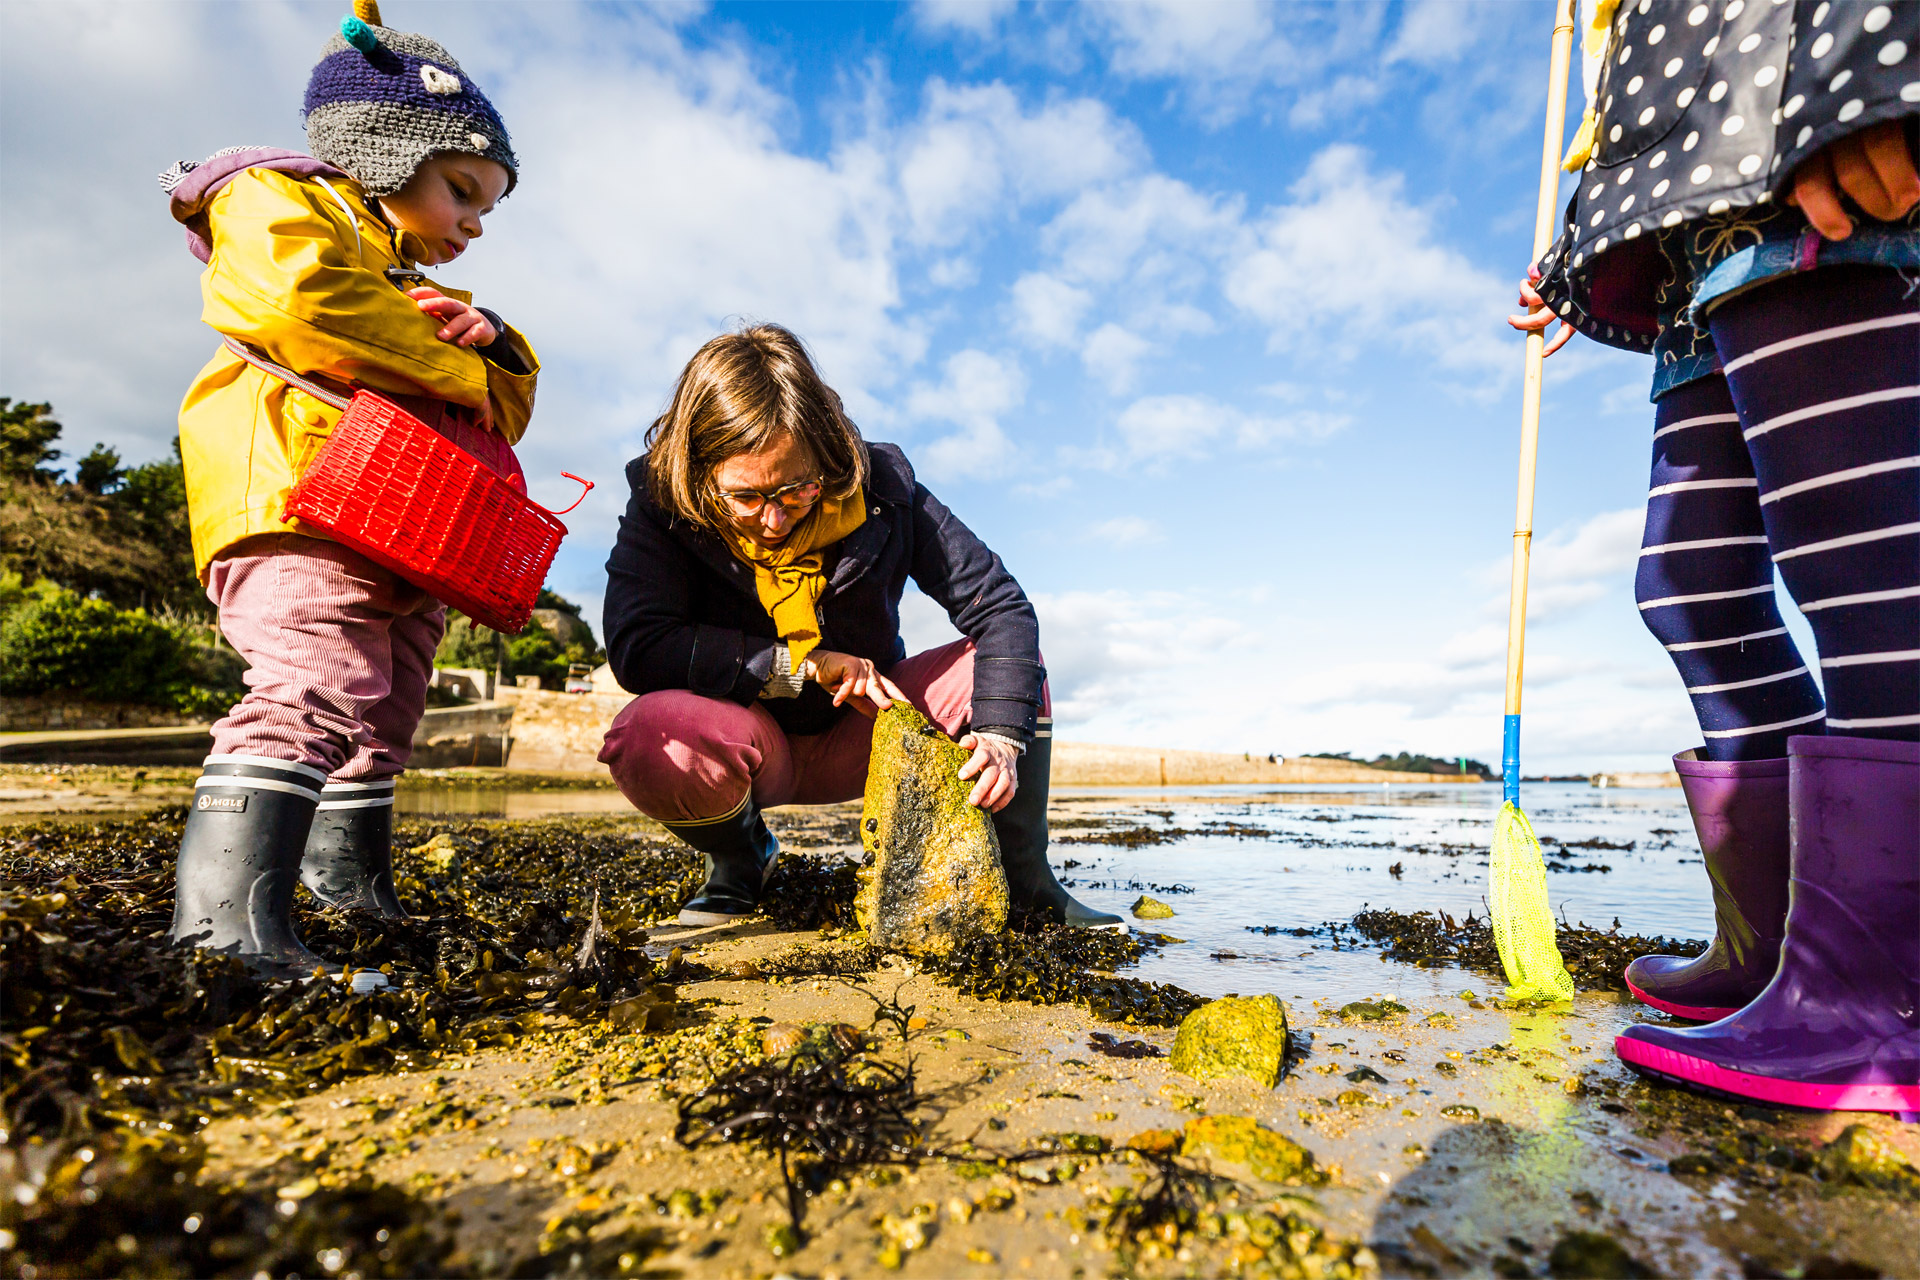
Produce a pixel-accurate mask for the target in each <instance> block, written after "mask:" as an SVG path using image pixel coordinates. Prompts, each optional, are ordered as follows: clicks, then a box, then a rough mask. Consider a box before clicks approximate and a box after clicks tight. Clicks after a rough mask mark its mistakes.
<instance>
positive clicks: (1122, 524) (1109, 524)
mask: <svg viewBox="0 0 1920 1280" xmlns="http://www.w3.org/2000/svg"><path fill="white" fill-rule="evenodd" d="M1081 541H1083V542H1092V543H1097V544H1099V545H1101V546H1109V547H1137V546H1142V545H1144V544H1146V543H1149V542H1162V541H1165V535H1164V534H1163V533H1162V532H1161V530H1160V526H1159V525H1158V524H1156V523H1154V522H1153V521H1152V520H1149V519H1147V518H1146V517H1144V516H1115V517H1114V518H1113V519H1111V520H1102V521H1101V522H1100V523H1098V524H1095V525H1089V526H1088V527H1087V529H1086V532H1084V533H1083V534H1081Z"/></svg>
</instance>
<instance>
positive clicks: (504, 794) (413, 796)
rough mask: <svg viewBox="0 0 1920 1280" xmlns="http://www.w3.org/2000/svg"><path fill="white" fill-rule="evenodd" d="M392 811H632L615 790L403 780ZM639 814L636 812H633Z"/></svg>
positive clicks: (493, 814) (508, 814)
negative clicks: (410, 782)
mask: <svg viewBox="0 0 1920 1280" xmlns="http://www.w3.org/2000/svg"><path fill="white" fill-rule="evenodd" d="M393 811H394V812H395V813H397V814H401V815H403V816H406V817H461V818H551V817H557V816H562V815H566V814H592V813H616V814H617V813H626V814H631V813H633V812H634V809H633V806H632V805H630V804H628V803H627V799H626V797H625V796H623V795H621V794H620V793H619V792H618V791H613V790H610V789H609V790H602V791H558V790H556V791H521V790H515V789H512V788H509V787H481V786H471V787H462V786H452V787H449V786H444V785H439V784H435V785H430V786H420V787H412V786H408V785H407V784H406V783H405V782H402V783H401V784H400V786H399V787H398V788H396V789H395V791H394V795H393ZM635 816H638V815H635Z"/></svg>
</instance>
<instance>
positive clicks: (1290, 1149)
mask: <svg viewBox="0 0 1920 1280" xmlns="http://www.w3.org/2000/svg"><path fill="white" fill-rule="evenodd" d="M1183 1139H1184V1140H1183V1142H1182V1143H1181V1147H1180V1150H1181V1152H1182V1153H1183V1154H1185V1155H1189V1156H1193V1155H1206V1156H1211V1157H1213V1158H1214V1159H1215V1160H1223V1161H1226V1162H1227V1163H1229V1164H1243V1165H1245V1166H1247V1168H1248V1169H1250V1170H1252V1171H1253V1176H1254V1177H1256V1178H1264V1179H1266V1180H1267V1181H1268V1182H1295V1181H1298V1182H1319V1181H1324V1175H1323V1174H1322V1173H1321V1172H1320V1170H1319V1169H1317V1168H1315V1167H1314V1163H1313V1152H1311V1151H1309V1150H1307V1149H1306V1148H1305V1147H1303V1146H1301V1145H1300V1144H1299V1143H1297V1142H1295V1141H1294V1140H1293V1139H1291V1138H1288V1137H1284V1136H1283V1135H1281V1134H1278V1133H1275V1132H1274V1131H1273V1130H1271V1129H1267V1128H1263V1127H1261V1125H1260V1124H1259V1123H1258V1122H1256V1121H1255V1120H1253V1119H1252V1118H1251V1117H1249V1116H1201V1117H1200V1118H1199V1119H1198V1120H1189V1121H1187V1127H1186V1132H1185V1133H1184V1135H1183Z"/></svg>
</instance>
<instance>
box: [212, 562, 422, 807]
mask: <svg viewBox="0 0 1920 1280" xmlns="http://www.w3.org/2000/svg"><path fill="white" fill-rule="evenodd" d="M207 596H208V598H209V599H211V600H212V601H213V603H214V606H215V607H216V608H218V609H219V611H220V630H221V632H222V633H223V634H224V635H225V636H226V637H227V642H228V643H229V644H231V645H232V646H233V647H234V648H235V649H236V650H238V651H239V653H240V656H241V657H243V658H245V659H246V661H247V674H246V684H247V694H246V696H245V697H244V698H242V699H241V700H240V703H239V705H237V706H235V707H234V708H233V709H232V710H231V711H229V712H228V713H227V714H226V715H225V716H224V717H222V718H221V720H220V721H219V722H218V723H217V724H215V725H214V726H213V751H214V754H215V755H248V756H259V757H262V758H264V759H268V760H290V761H293V762H295V763H297V764H304V765H308V766H310V767H312V768H315V769H319V770H320V771H321V772H323V773H325V774H326V775H327V778H328V780H329V781H333V782H378V781H382V780H384V779H387V778H391V777H393V776H395V775H396V774H398V773H400V772H401V771H402V770H404V769H405V768H406V767H407V760H408V758H409V757H410V756H411V755H412V754H413V731H414V729H415V727H416V726H418V725H419V723H420V716H421V713H422V712H424V711H425V710H426V706H427V684H428V682H429V681H430V680H431V679H432V676H433V652H434V650H435V649H436V648H438V647H439V644H440V636H441V634H442V633H443V632H444V631H445V630H446V609H445V608H444V607H443V606H442V605H441V604H440V602H439V601H438V600H436V599H435V598H434V597H433V596H431V595H429V594H427V592H426V591H425V590H423V589H421V588H420V587H416V586H414V585H413V584H412V583H410V582H408V581H406V580H405V579H403V578H401V577H400V576H399V575H398V574H396V573H393V572H392V571H390V570H387V569H383V568H381V567H380V566H379V565H377V564H375V563H373V561H371V560H369V559H367V558H366V557H365V556H363V555H361V554H360V553H359V552H357V551H353V550H350V549H348V548H347V547H343V546H341V545H340V544H339V543H337V542H329V541H326V540H325V539H321V538H309V537H305V536H303V535H301V534H295V533H270V534H262V535H261V536H259V537H255V538H248V539H246V540H245V541H243V542H239V543H236V544H234V546H233V547H232V548H231V549H229V551H228V552H227V553H226V554H225V555H223V556H221V557H220V558H219V559H218V560H215V561H214V562H213V564H212V565H210V566H209V567H208V569H207Z"/></svg>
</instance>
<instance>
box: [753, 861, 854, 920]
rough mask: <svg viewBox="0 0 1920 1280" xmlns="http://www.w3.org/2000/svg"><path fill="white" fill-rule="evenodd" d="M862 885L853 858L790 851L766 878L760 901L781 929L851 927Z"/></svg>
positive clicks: (764, 909) (762, 907) (762, 908)
mask: <svg viewBox="0 0 1920 1280" xmlns="http://www.w3.org/2000/svg"><path fill="white" fill-rule="evenodd" d="M859 888H860V884H859V880H858V873H857V869H856V866H855V864H854V863H853V862H851V861H849V860H848V859H846V858H842V857H836V856H834V855H832V854H827V855H821V854H814V853H794V852H788V853H786V854H784V855H782V857H781V859H780V862H779V864H778V865H777V866H775V867H774V869H773V876H772V878H771V879H769V880H768V881H767V888H766V893H765V895H764V897H763V899H762V902H761V910H763V911H765V912H766V913H767V915H768V917H769V918H770V919H772V921H773V922H774V924H776V925H778V926H779V927H780V928H782V929H791V930H803V929H827V928H843V929H844V928H848V927H850V926H852V925H853V923H854V915H853V896H854V894H855V893H856V892H858V890H859Z"/></svg>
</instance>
